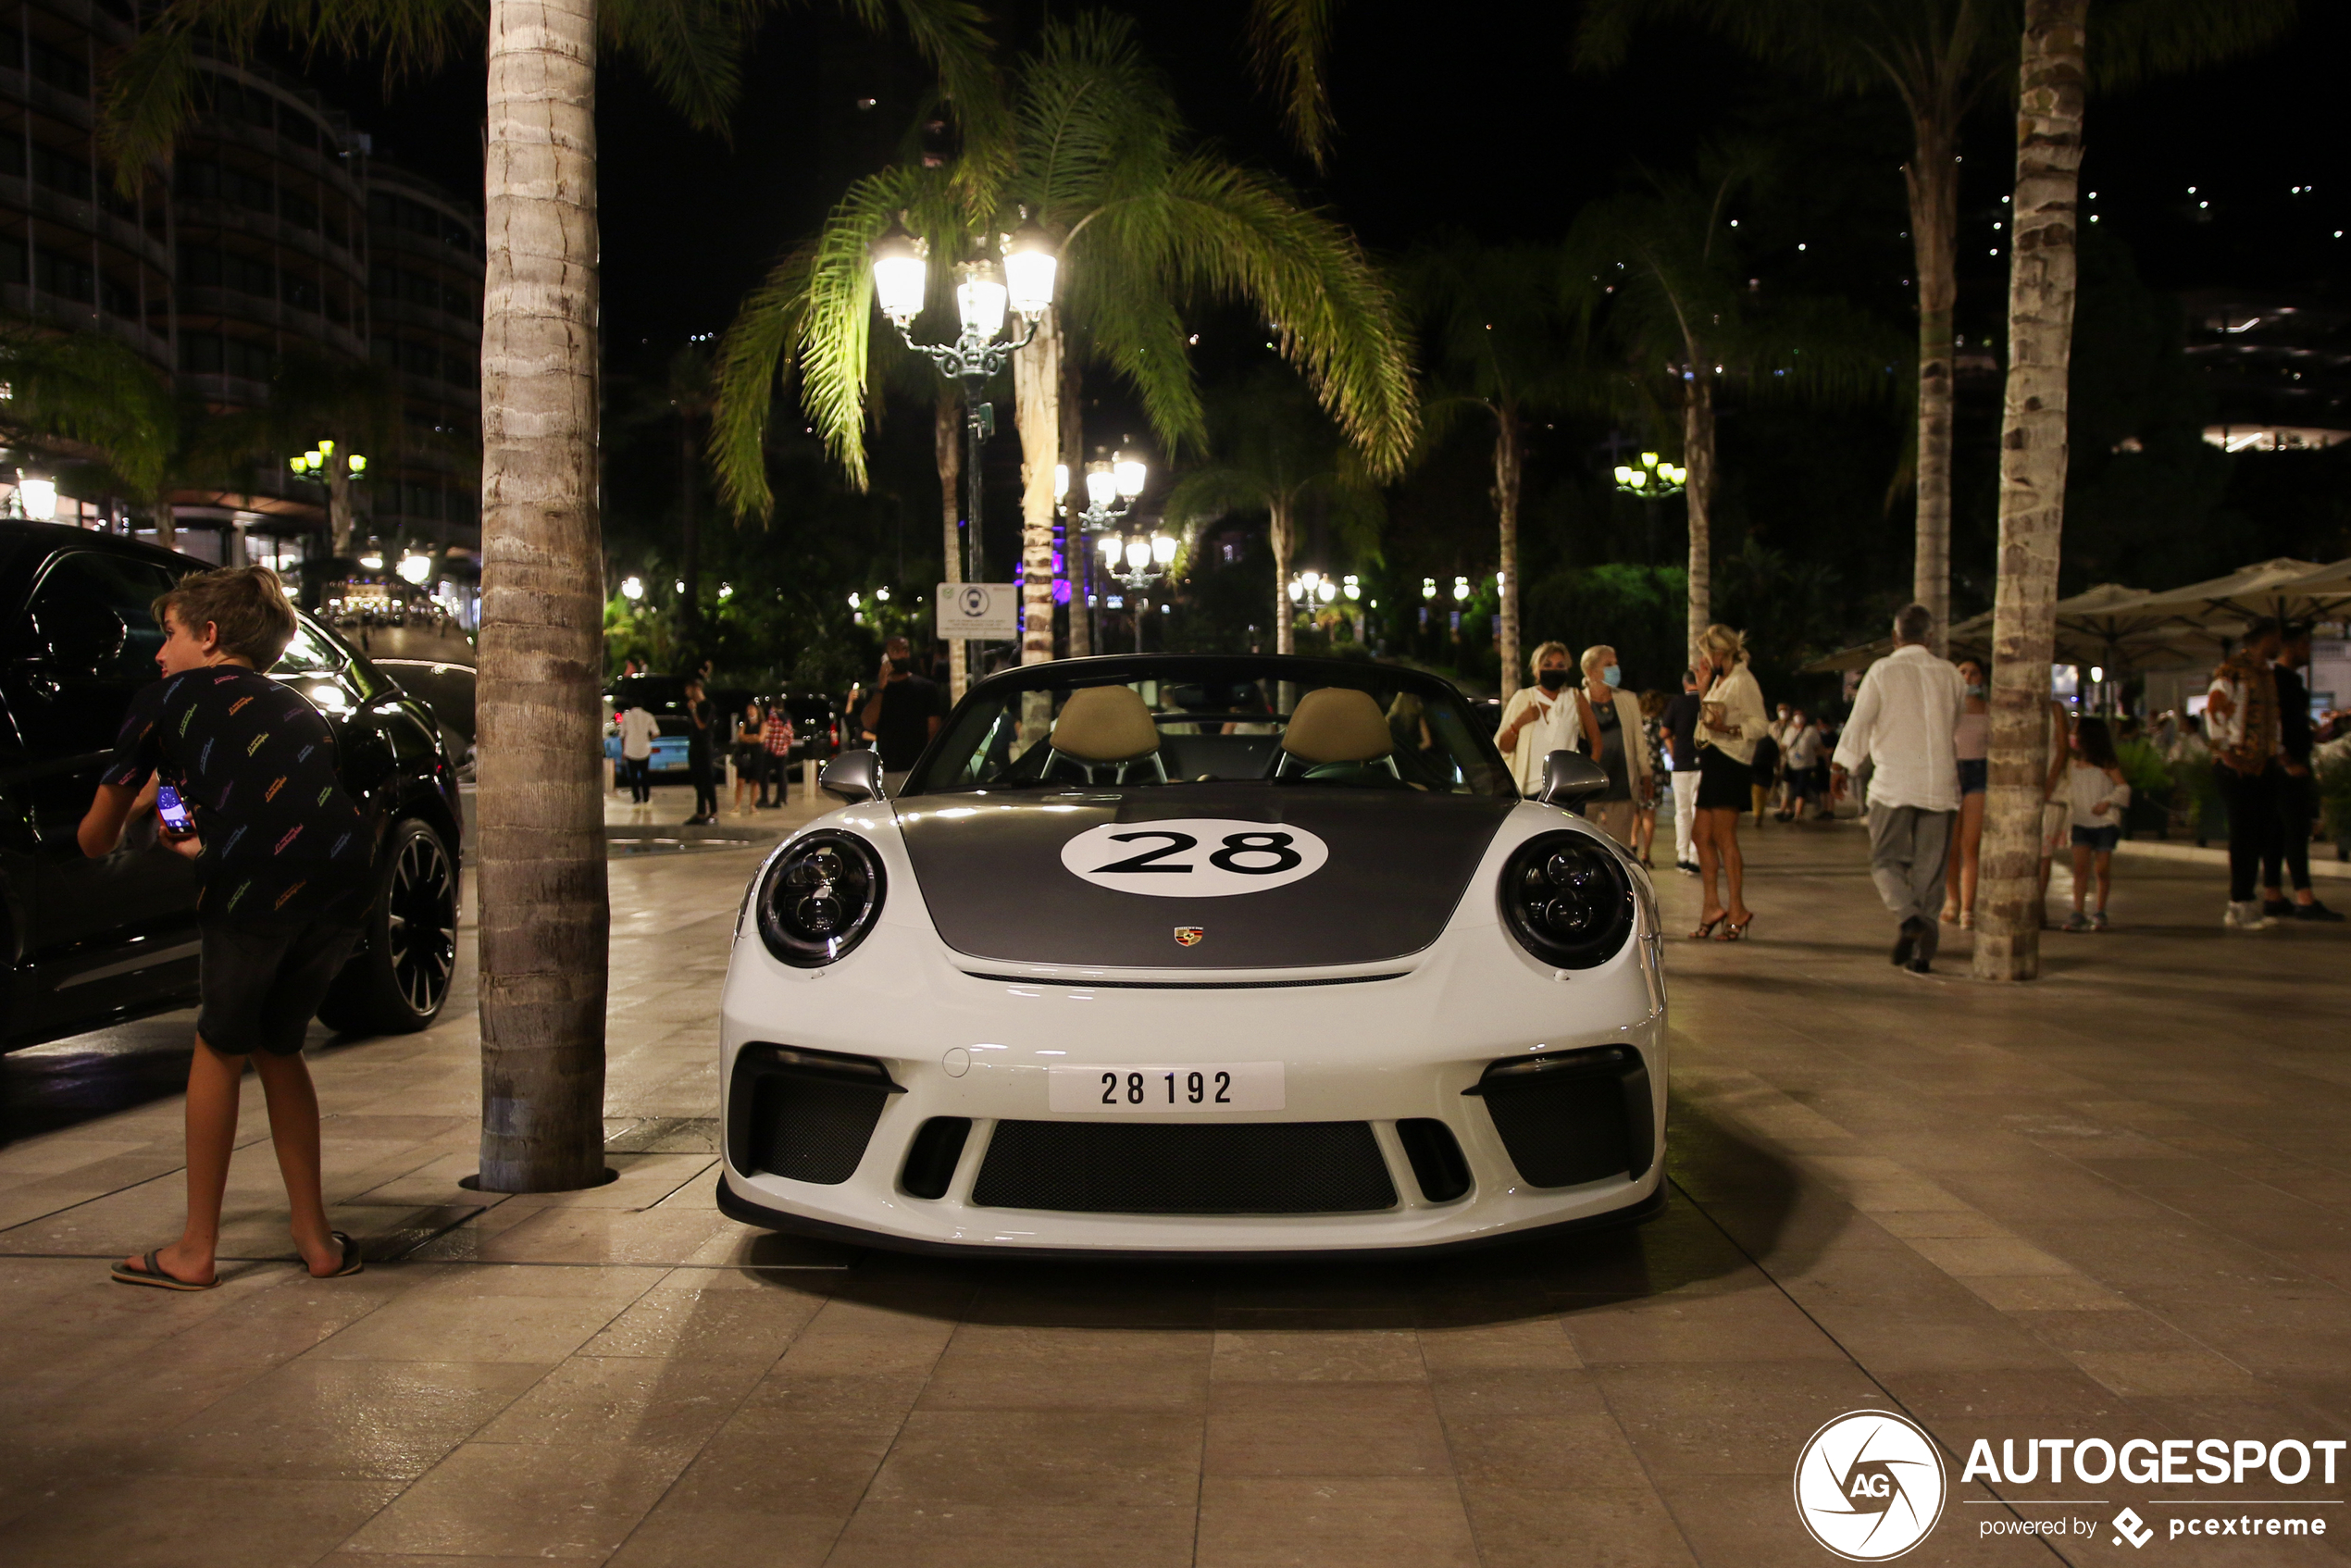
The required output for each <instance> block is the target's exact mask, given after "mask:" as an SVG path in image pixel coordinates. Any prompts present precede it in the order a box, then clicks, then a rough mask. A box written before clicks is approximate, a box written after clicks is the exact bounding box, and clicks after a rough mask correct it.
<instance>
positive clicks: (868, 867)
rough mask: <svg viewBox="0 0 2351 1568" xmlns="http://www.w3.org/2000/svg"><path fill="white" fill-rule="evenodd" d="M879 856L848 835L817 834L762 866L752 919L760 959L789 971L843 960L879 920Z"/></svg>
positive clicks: (822, 831) (789, 846) (884, 883)
mask: <svg viewBox="0 0 2351 1568" xmlns="http://www.w3.org/2000/svg"><path fill="white" fill-rule="evenodd" d="M886 886H887V878H886V877H884V876H883V873H882V864H881V856H879V855H878V854H876V853H875V852H874V847H873V846H872V845H871V844H869V843H867V842H865V840H863V839H861V838H859V837H857V835H856V834H854V833H843V832H840V831H839V830H837V829H833V828H824V829H820V830H819V831H817V832H815V833H810V834H808V835H807V836H805V837H804V838H799V839H795V840H792V841H791V842H790V844H787V845H786V846H785V847H784V849H783V852H781V853H779V854H777V856H776V858H775V859H773V860H771V861H769V862H768V863H767V869H766V870H765V872H763V873H761V875H760V878H759V886H758V888H757V889H756V890H754V891H753V893H752V899H751V902H752V914H753V917H754V918H755V919H757V920H758V922H759V940H761V941H763V942H765V943H766V944H767V951H768V952H772V953H774V954H775V955H776V956H777V958H779V959H781V960H782V961H783V962H784V963H786V964H790V965H791V966H792V967H793V968H795V969H819V968H822V967H823V966H824V965H826V964H833V963H838V962H839V961H840V959H842V958H845V957H847V956H848V955H849V953H850V952H851V951H852V949H854V948H855V947H856V946H857V944H858V943H859V942H861V941H863V940H865V933H866V932H868V931H870V930H872V929H873V928H874V920H875V917H876V916H877V915H880V914H881V906H882V895H883V893H884V891H885V890H886Z"/></svg>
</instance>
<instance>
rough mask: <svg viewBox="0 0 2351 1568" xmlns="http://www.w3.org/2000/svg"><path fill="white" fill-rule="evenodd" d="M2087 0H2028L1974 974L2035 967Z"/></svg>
mask: <svg viewBox="0 0 2351 1568" xmlns="http://www.w3.org/2000/svg"><path fill="white" fill-rule="evenodd" d="M2088 10H2089V0H2025V6H2024V61H2023V71H2022V77H2021V93H2020V94H2019V99H2018V104H2017V150H2016V203H2015V205H2016V217H2015V218H2014V219H2013V221H2014V223H2015V226H2016V227H2015V233H2014V243H2013V245H2012V247H2011V248H2012V252H2013V259H2012V262H2011V265H2010V267H2009V376H2008V391H2007V396H2006V400H2005V401H2006V417H2005V418H2004V419H2003V421H2002V429H2001V432H2000V557H1999V586H1998V591H1997V595H1996V598H1995V600H1994V602H1993V609H1992V744H1991V768H1990V773H1991V791H1990V794H1991V798H1990V800H1989V801H1988V802H1987V803H1986V809H1985V811H1984V852H1983V858H1982V861H1981V866H1982V870H1981V874H1980V876H1979V877H1978V880H1977V883H1976V929H1975V975H1976V977H1977V978H1978V979H1984V980H2030V979H2034V978H2035V977H2038V976H2039V975H2040V973H2041V896H2040V887H2039V877H2038V868H2039V867H2038V863H2039V860H2040V852H2039V841H2040V834H2041V788H2042V784H2043V781H2044V780H2045V778H2046V771H2045V770H2046V765H2047V759H2046V756H2045V755H2044V754H2043V752H2042V746H2041V738H2042V718H2041V716H2042V713H2043V710H2044V708H2045V707H2046V703H2047V702H2048V690H2049V688H2048V681H2049V673H2048V672H2049V659H2050V654H2051V651H2052V648H2053V645H2054V644H2055V642H2056V640H2057V616H2056V613H2055V611H2054V610H2053V608H2052V606H2053V605H2054V604H2056V603H2057V579H2058V543H2059V538H2060V536H2061V535H2062V533H2063V530H2064V525H2065V467H2066V432H2065V419H2066V406H2067V368H2068V363H2069V361H2070V359H2071V352H2072V341H2073V291H2074V278H2075V246H2076V243H2077V242H2078V240H2079V235H2078V233H2077V232H2076V224H2077V223H2078V221H2079V219H2078V218H2077V217H2076V214H2077V213H2078V211H2079V203H2078V200H2077V198H2078V197H2079V195H2080V185H2081V172H2082V101H2083V54H2082V35H2083V25H2084V19H2085V17H2086V14H2087V12H2088Z"/></svg>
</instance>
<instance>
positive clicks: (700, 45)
mask: <svg viewBox="0 0 2351 1568" xmlns="http://www.w3.org/2000/svg"><path fill="white" fill-rule="evenodd" d="M763 8H764V7H763V6H761V5H760V4H759V3H758V0H602V3H601V4H600V5H599V6H597V9H596V23H597V28H598V31H600V32H601V33H602V34H603V42H604V44H606V45H607V46H608V47H610V48H611V49H612V50H613V51H614V52H615V53H616V54H620V55H626V56H628V57H629V58H631V59H633V60H635V61H636V62H637V63H638V64H639V66H641V68H643V69H644V72H645V74H646V75H647V76H649V77H651V78H652V79H653V86H654V88H655V89H656V90H657V91H659V92H660V93H661V95H662V96H663V97H665V98H666V99H668V100H669V106H670V107H671V108H673V109H676V110H677V111H678V116H679V117H680V118H683V119H684V120H685V121H686V123H687V124H689V125H691V126H692V127H693V128H694V129H695V130H697V131H712V132H714V133H717V134H721V135H723V134H724V133H725V131H726V127H727V117H728V115H729V114H730V113H731V112H733V110H734V107H735V102H736V99H737V98H738V97H740V94H741V92H742V56H743V51H744V49H745V48H746V47H747V46H748V45H749V44H750V43H751V39H752V35H753V33H754V32H756V31H758V27H759V20H760V17H759V13H760V11H761V10H762V9H763Z"/></svg>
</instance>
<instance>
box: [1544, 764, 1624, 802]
mask: <svg viewBox="0 0 2351 1568" xmlns="http://www.w3.org/2000/svg"><path fill="white" fill-rule="evenodd" d="M1607 788H1608V773H1607V770H1606V769H1604V768H1602V767H1601V766H1600V765H1599V764H1598V763H1596V762H1594V761H1593V760H1592V759H1591V758H1589V757H1587V756H1584V755H1582V754H1581V753H1576V752H1553V753H1551V754H1550V755H1549V756H1548V757H1546V758H1544V759H1543V792H1542V793H1541V794H1539V795H1537V796H1536V797H1535V798H1536V800H1538V801H1540V802H1542V803H1544V804H1545V805H1547V806H1565V805H1573V804H1574V803H1576V802H1577V801H1582V800H1589V799H1590V798H1591V797H1592V796H1594V795H1597V794H1598V793H1599V792H1600V791H1601V790H1605V789H1607Z"/></svg>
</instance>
